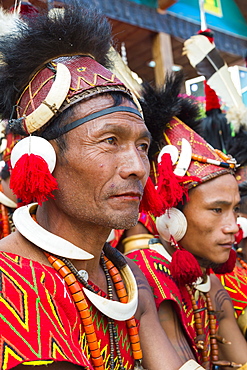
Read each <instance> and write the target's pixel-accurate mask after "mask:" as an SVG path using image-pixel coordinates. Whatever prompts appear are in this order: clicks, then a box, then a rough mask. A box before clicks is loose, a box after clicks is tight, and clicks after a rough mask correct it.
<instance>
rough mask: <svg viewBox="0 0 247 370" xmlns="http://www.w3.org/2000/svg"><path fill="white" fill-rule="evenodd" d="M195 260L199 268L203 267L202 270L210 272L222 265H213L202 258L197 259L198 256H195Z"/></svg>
mask: <svg viewBox="0 0 247 370" xmlns="http://www.w3.org/2000/svg"><path fill="white" fill-rule="evenodd" d="M195 258H196V259H197V261H198V263H199V265H200V267H203V268H206V269H208V268H211V269H212V270H214V269H217V268H218V267H220V266H221V265H222V264H219V263H214V262H212V261H210V260H208V259H206V258H202V257H198V256H195Z"/></svg>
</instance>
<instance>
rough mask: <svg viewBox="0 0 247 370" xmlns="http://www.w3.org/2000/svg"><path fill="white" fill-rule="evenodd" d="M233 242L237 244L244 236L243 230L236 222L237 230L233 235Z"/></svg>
mask: <svg viewBox="0 0 247 370" xmlns="http://www.w3.org/2000/svg"><path fill="white" fill-rule="evenodd" d="M234 237H235V243H236V244H239V243H240V242H241V241H242V240H243V238H244V232H243V229H242V227H241V225H239V224H238V232H237V233H236V234H235V235H234Z"/></svg>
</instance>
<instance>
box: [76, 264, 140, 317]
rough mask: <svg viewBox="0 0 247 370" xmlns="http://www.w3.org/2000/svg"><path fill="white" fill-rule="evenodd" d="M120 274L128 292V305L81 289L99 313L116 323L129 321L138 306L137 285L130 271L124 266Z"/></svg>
mask: <svg viewBox="0 0 247 370" xmlns="http://www.w3.org/2000/svg"><path fill="white" fill-rule="evenodd" d="M121 273H122V276H123V279H124V282H125V284H126V289H127V292H128V297H129V302H128V303H121V302H119V301H112V300H109V299H107V298H104V297H101V296H99V295H98V294H96V293H93V292H91V291H90V290H88V289H87V288H83V291H84V293H85V294H86V296H87V298H88V299H89V300H90V302H91V303H92V304H93V305H94V306H95V307H96V308H97V309H98V310H99V311H100V312H102V313H103V314H104V315H106V316H108V317H110V318H111V319H113V320H117V321H125V320H128V319H130V318H131V317H132V316H133V315H134V314H135V312H136V309H137V305H138V290H137V284H136V280H135V277H134V275H133V273H132V271H131V269H130V268H129V266H128V265H126V266H124V267H123V268H122V269H121Z"/></svg>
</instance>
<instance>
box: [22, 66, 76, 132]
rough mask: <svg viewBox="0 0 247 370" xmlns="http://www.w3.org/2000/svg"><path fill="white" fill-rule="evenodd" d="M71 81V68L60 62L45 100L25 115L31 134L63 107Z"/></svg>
mask: <svg viewBox="0 0 247 370" xmlns="http://www.w3.org/2000/svg"><path fill="white" fill-rule="evenodd" d="M70 83H71V74H70V71H69V69H68V68H67V67H66V66H65V65H64V64H62V63H58V64H57V73H56V77H55V81H54V83H53V84H52V87H51V89H50V91H49V92H48V94H47V96H46V98H45V101H44V102H42V103H41V104H40V106H39V107H38V108H37V109H35V110H34V111H33V112H32V113H31V114H29V115H28V116H27V117H25V125H26V128H27V131H28V133H29V134H31V133H32V132H35V131H37V130H38V129H40V128H41V127H42V126H44V125H45V124H46V123H47V122H48V121H49V120H50V119H51V118H52V117H53V116H54V115H55V113H56V110H58V109H59V108H60V107H61V105H62V104H63V102H64V100H65V98H66V96H67V94H68V91H69V88H70ZM49 107H50V108H49ZM51 108H52V109H51Z"/></svg>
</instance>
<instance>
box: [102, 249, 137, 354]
mask: <svg viewBox="0 0 247 370" xmlns="http://www.w3.org/2000/svg"><path fill="white" fill-rule="evenodd" d="M103 258H104V260H105V263H106V267H107V269H108V272H109V274H110V275H111V278H112V281H113V283H114V286H115V289H116V293H117V296H118V298H119V300H120V302H122V303H127V302H128V293H127V291H126V289H125V286H124V283H123V280H122V277H121V275H120V273H119V271H118V269H117V268H116V267H115V266H114V265H113V263H112V262H111V261H110V260H109V259H108V258H107V257H106V256H104V257H103ZM127 328H128V333H129V337H130V343H131V348H132V352H133V356H134V359H135V360H141V359H142V350H141V344H140V338H139V334H138V329H137V325H136V320H135V318H134V316H133V317H131V318H130V319H129V320H127Z"/></svg>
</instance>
